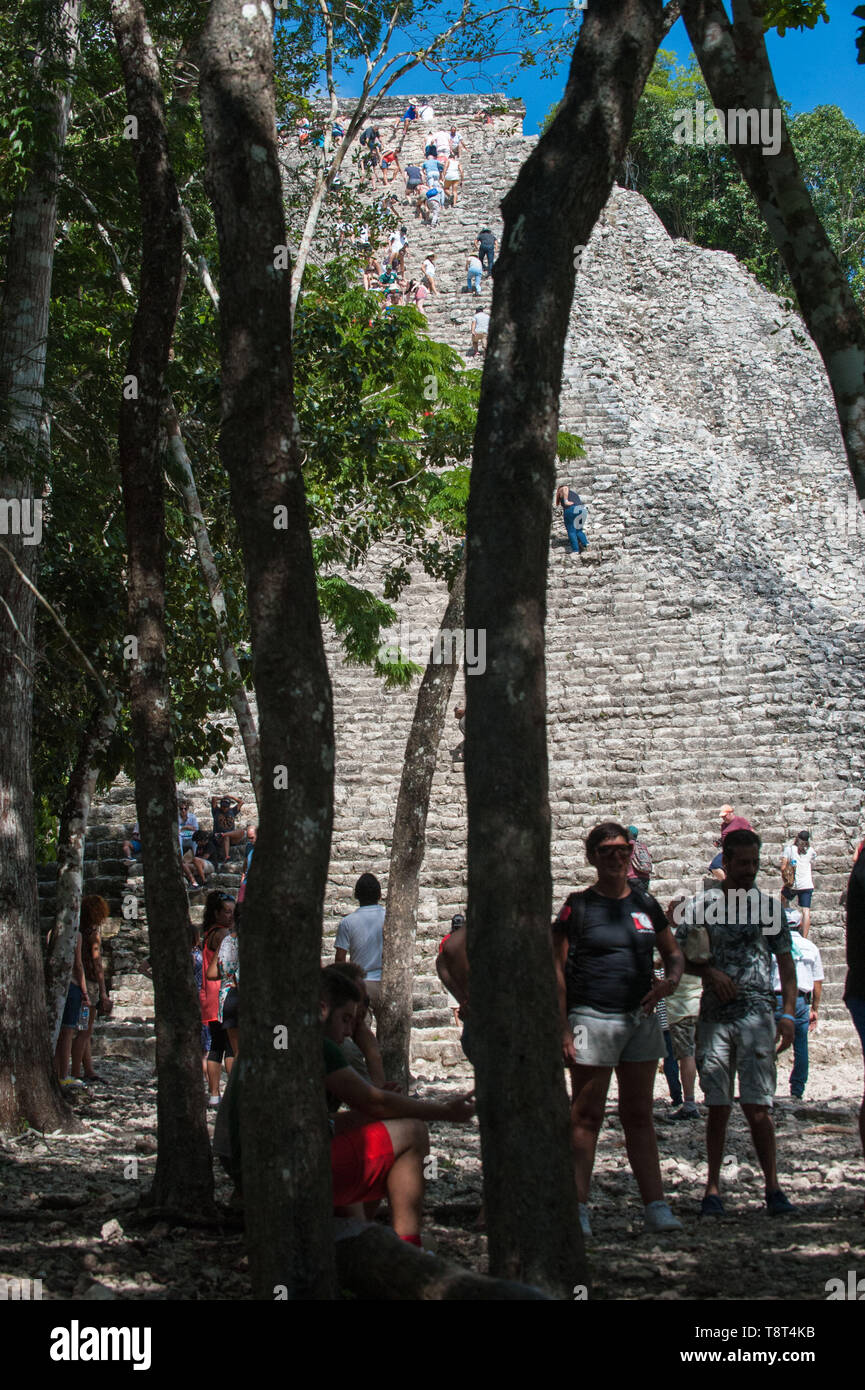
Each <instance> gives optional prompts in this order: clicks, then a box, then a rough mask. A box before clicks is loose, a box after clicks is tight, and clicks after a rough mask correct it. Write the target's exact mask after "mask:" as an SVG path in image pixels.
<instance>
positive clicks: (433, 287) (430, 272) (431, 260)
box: [423, 251, 439, 294]
mask: <svg viewBox="0 0 865 1390" xmlns="http://www.w3.org/2000/svg"><path fill="white" fill-rule="evenodd" d="M423 275H424V279H425V280H426V283H427V288H428V289H429V291H430V293H431V294H438V292H439V290H438V285H437V284H436V258H435V252H434V251H431V252H430V254H429V255H428V256H427V258H426V260H425V261H424V263H423Z"/></svg>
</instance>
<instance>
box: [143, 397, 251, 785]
mask: <svg viewBox="0 0 865 1390" xmlns="http://www.w3.org/2000/svg"><path fill="white" fill-rule="evenodd" d="M166 429H167V431H168V448H169V450H170V452H171V455H172V458H173V459H174V462H175V463H176V464H177V467H178V470H179V471H180V474H181V477H182V480H183V481H182V483H181V485H180V495H181V497H182V498H183V505H184V507H185V509H186V515H187V516H188V517H189V521H190V525H191V526H192V534H193V537H194V539H195V548H196V550H197V551H198V563H199V565H200V566H201V573H202V575H203V577H204V582H205V584H206V585H207V592H208V594H209V595H210V607H211V610H212V612H213V616H214V618H215V619H216V631H217V645H218V649H219V660H220V662H221V664H222V669H223V671H224V672H225V674H226V676H227V677H228V679H229V680H230V681H231V682H232V684H233V687H234V688H233V692H232V695H231V708H232V709H233V710H234V716H235V718H236V720H237V727H238V729H239V730H240V737H241V738H242V740H243V747H244V751H245V752H246V762H247V766H248V768H249V776H250V780H251V782H252V790H253V792H254V794H255V800H256V803H257V805H258V807H259V811H260V810H261V752H260V749H259V743H258V729H257V728H256V724H255V715H254V714H253V713H252V710H251V708H250V705H249V700H248V698H247V694H246V687H245V685H244V684H243V676H242V675H241V672H240V666H239V665H238V662H237V653H236V652H235V650H234V644H233V643H232V641H231V638H230V636H229V633H228V611H227V609H226V607H225V598H224V596H223V593H222V583H221V581H220V578H219V571H218V569H217V568H216V556H215V555H214V553H213V548H212V546H211V544H210V537H209V536H208V534H207V525H206V523H205V520H204V516H203V514H202V511H201V502H200V500H199V497H198V488H197V487H196V486H195V475H194V473H193V472H192V464H191V463H190V462H189V455H188V454H187V452H186V448H185V446H184V443H183V436H182V434H181V432H180V421H179V420H178V418H177V412H176V410H175V409H174V406H173V404H169V408H168V412H167V419H166Z"/></svg>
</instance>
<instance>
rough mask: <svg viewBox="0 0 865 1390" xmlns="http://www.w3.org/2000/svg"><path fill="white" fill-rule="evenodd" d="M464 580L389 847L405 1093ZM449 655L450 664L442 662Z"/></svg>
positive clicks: (389, 1010)
mask: <svg viewBox="0 0 865 1390" xmlns="http://www.w3.org/2000/svg"><path fill="white" fill-rule="evenodd" d="M465 580H466V572H465V561H463V562H462V563H461V564H460V568H459V571H458V573H457V576H456V578H455V580H454V582H453V586H452V588H451V592H450V598H449V600H448V606H447V608H446V610H445V615H444V617H443V619H442V624H441V628H440V629H439V638H438V641H437V644H436V646H435V647H434V648H433V650H432V652H431V653H430V659H429V661H428V662H427V668H426V671H425V672H424V676H423V680H422V681H421V683H420V689H419V690H418V693H417V702H416V704H415V711H414V719H413V720H412V726H411V729H410V731H409V736H408V742H407V743H406V748H405V757H404V758H403V765H402V779H401V781H400V786H399V796H398V798H397V803H396V817H395V819H394V826H393V840H392V842H391V851H390V869H389V872H388V880H387V925H386V927H385V934H384V960H383V970H382V990H381V993H382V1012H381V1017H380V1020H379V1042H380V1045H381V1052H382V1061H383V1063H384V1070H385V1075H386V1077H387V1079H388V1081H398V1082H399V1084H400V1085H401V1086H402V1087H403V1088H404V1089H407V1088H408V1076H409V1049H410V1047H411V1016H412V1008H413V988H412V987H413V984H414V945H415V935H416V932H417V903H418V887H419V880H420V871H421V865H422V864H423V857H424V849H425V846H426V822H427V814H428V812H429V802H430V792H431V791H432V782H433V776H434V775H435V770H436V757H437V754H438V749H439V744H440V743H441V736H442V731H443V729H444V722H445V716H446V715H447V708H448V701H449V700H450V697H451V691H452V690H453V685H454V678H455V676H456V673H457V667H458V665H459V657H460V653H459V652H458V650H457V643H456V636H457V634H458V635H459V636H460V637H461V636H462V632H463V624H464V621H465V619H464V608H465ZM445 655H448V656H450V657H451V658H452V659H451V660H449V661H444V660H443V657H444V656H445Z"/></svg>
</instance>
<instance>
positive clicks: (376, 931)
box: [334, 874, 384, 1020]
mask: <svg viewBox="0 0 865 1390" xmlns="http://www.w3.org/2000/svg"><path fill="white" fill-rule="evenodd" d="M354 896H355V897H356V898H357V900H358V903H359V904H360V906H359V907H358V908H356V909H355V911H354V912H350V913H349V914H348V916H347V917H343V919H342V921H341V922H340V924H339V927H338V928H337V932H336V941H335V942H334V947H335V950H334V963H335V964H336V965H341V964H342V962H343V961H345V960H350V961H351V963H352V965H359V966H360V967H361V969H362V970H363V971H364V973H365V975H366V982H365V983H366V992H367V994H368V995H369V1002H370V1005H371V1007H372V1011H373V1013H374V1014H375V1016H376V1020H378V1010H379V1006H380V1005H381V958H382V950H383V946H384V933H383V927H384V906H383V905H382V903H381V901H380V900H381V884H380V883H379V881H378V879H377V878H376V876H375V874H361V876H360V878H359V879H358V881H357V883H356V884H355V885H354Z"/></svg>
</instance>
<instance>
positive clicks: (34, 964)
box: [0, 0, 78, 1133]
mask: <svg viewBox="0 0 865 1390" xmlns="http://www.w3.org/2000/svg"><path fill="white" fill-rule="evenodd" d="M41 18H42V23H43V26H44V27H43V29H42V32H41V33H40V35H39V36H38V39H37V42H36V49H37V57H36V62H35V64H34V81H35V84H36V93H37V95H36V97H35V104H37V105H40V106H42V107H43V108H44V114H45V130H46V134H45V137H44V139H45V148H44V149H43V150H41V151H40V152H39V153H38V155H37V158H36V164H35V167H34V169H33V172H32V174H31V175H30V178H29V179H28V181H27V185H26V187H25V188H24V189H23V190H22V191H21V193H19V194H18V196H17V197H16V199H15V201H14V203H13V207H12V217H11V222H10V229H9V243H8V249H7V256H6V283H5V287H4V292H3V302H2V305H0V403H2V409H3V412H4V419H3V421H2V450H3V456H2V458H0V500H2V501H3V503H4V507H5V508H6V509H7V510H8V515H9V517H10V518H11V524H10V525H9V526H8V529H9V531H10V532H12V533H13V534H10V535H7V536H6V537H5V542H4V543H5V544H6V545H8V548H9V550H10V552H11V555H12V558H13V559H14V561H15V563H16V564H17V565H18V566H19V567H20V570H21V574H17V573H16V571H15V569H14V567H13V565H12V564H11V563H10V562H9V561H7V560H6V559H5V558H4V556H3V555H2V553H0V594H2V599H3V602H2V604H0V710H2V712H3V720H4V725H5V728H4V730H3V737H2V738H0V1132H3V1133H17V1132H18V1131H19V1129H20V1128H21V1126H22V1125H28V1124H29V1125H33V1126H34V1127H35V1128H36V1129H42V1130H54V1129H59V1128H62V1129H70V1128H76V1129H77V1128H78V1124H77V1121H75V1119H74V1117H73V1116H72V1113H71V1111H70V1110H69V1108H68V1107H67V1106H66V1105H65V1104H64V1102H63V1099H62V1096H61V1094H60V1090H59V1087H58V1086H57V1083H56V1081H55V1078H54V1069H53V1065H52V1060H51V1052H50V1049H49V1046H48V1016H47V1012H46V1007H45V991H44V988H43V966H42V951H41V948H40V941H39V905H38V901H37V892H36V861H35V855H34V842H33V783H32V777H31V762H30V742H31V730H32V723H33V663H34V660H35V650H34V634H35V597H34V595H33V592H32V590H31V589H29V588H28V587H27V584H26V582H25V581H26V580H27V579H29V580H31V581H32V580H33V579H34V577H35V575H36V569H37V562H36V556H37V544H38V540H39V538H40V537H41V513H40V510H39V509H41V505H42V504H41V501H40V500H38V497H37V499H36V500H34V492H35V493H37V494H41V491H42V489H41V485H38V486H34V473H35V471H36V466H37V461H38V458H39V455H40V453H42V454H43V455H44V452H45V449H46V445H47V427H46V426H45V423H44V421H43V409H42V392H43V387H44V383H45V351H46V341H47V337H48V314H49V307H50V303H51V275H52V271H53V266H54V231H55V226H56V222H57V182H58V176H59V167H60V156H61V153H62V150H63V146H64V144H65V142H66V130H67V124H68V120H69V106H70V79H69V78H68V77H67V78H64V79H63V80H62V81H61V82H57V79H56V78H55V77H54V76H53V75H50V76H49V79H48V80H49V81H50V82H54V83H55V84H56V85H54V86H53V87H50V86H49V87H46V86H45V84H44V80H43V78H42V71H43V69H45V68H47V69H49V73H50V72H51V70H54V71H56V70H57V68H62V67H63V66H64V65H65V66H66V67H67V70H68V72H70V73H71V67H72V63H73V61H74V58H75V52H76V48H77V43H78V0H61V2H60V3H53V4H46V5H45V6H44V9H43V11H42V16H41ZM16 515H17V518H18V520H17V521H16ZM37 523H38V524H37ZM16 532H17V534H16ZM25 532H27V533H29V534H25ZM22 576H23V577H22Z"/></svg>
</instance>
